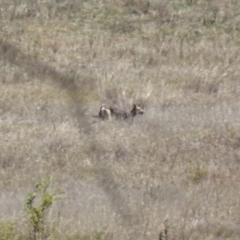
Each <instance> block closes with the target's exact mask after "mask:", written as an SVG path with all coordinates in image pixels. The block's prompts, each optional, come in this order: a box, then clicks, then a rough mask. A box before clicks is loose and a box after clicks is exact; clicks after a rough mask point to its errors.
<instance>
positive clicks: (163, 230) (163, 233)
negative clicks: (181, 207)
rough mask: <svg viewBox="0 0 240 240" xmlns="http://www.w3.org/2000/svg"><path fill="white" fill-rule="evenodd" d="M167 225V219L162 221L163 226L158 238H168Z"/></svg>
mask: <svg viewBox="0 0 240 240" xmlns="http://www.w3.org/2000/svg"><path fill="white" fill-rule="evenodd" d="M168 232H169V225H168V220H167V219H166V220H165V221H164V224H163V227H162V229H161V231H160V234H159V240H168Z"/></svg>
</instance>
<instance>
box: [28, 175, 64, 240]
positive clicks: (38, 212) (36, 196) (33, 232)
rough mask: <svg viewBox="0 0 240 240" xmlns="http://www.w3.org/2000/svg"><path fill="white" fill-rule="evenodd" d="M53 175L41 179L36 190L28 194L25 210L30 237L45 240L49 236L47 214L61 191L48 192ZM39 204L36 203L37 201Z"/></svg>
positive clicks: (35, 239) (33, 239) (34, 239)
mask: <svg viewBox="0 0 240 240" xmlns="http://www.w3.org/2000/svg"><path fill="white" fill-rule="evenodd" d="M51 180H52V177H51V176H49V175H47V176H44V177H43V178H41V179H40V180H39V182H38V183H37V185H36V186H35V189H34V191H30V192H28V194H27V198H26V202H25V211H26V216H27V220H28V226H29V239H31V240H44V239H47V237H48V231H47V227H46V214H47V211H48V209H49V208H50V207H51V206H52V204H53V202H54V201H55V200H57V199H59V197H60V194H61V191H59V190H56V191H55V192H48V191H47V190H48V187H49V185H50V183H51ZM36 201H37V202H39V204H35V202H36Z"/></svg>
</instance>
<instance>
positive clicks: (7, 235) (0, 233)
mask: <svg viewBox="0 0 240 240" xmlns="http://www.w3.org/2000/svg"><path fill="white" fill-rule="evenodd" d="M14 227H15V226H14V222H0V240H8V239H12V238H13V235H14Z"/></svg>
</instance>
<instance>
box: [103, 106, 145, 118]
mask: <svg viewBox="0 0 240 240" xmlns="http://www.w3.org/2000/svg"><path fill="white" fill-rule="evenodd" d="M144 112H145V111H144V110H143V109H142V108H140V107H139V106H137V105H136V104H133V108H132V110H131V111H130V112H125V111H122V110H120V109H118V108H115V107H109V108H105V107H101V108H100V111H99V114H98V116H99V118H101V119H103V120H110V119H112V117H115V118H116V119H128V118H133V117H135V116H136V115H138V114H143V113H144Z"/></svg>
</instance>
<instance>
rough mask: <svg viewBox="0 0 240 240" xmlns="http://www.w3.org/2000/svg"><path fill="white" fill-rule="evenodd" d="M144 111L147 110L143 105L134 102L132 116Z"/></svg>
mask: <svg viewBox="0 0 240 240" xmlns="http://www.w3.org/2000/svg"><path fill="white" fill-rule="evenodd" d="M144 112H145V111H144V110H143V109H142V108H141V107H139V106H137V105H136V104H133V109H132V111H131V114H132V116H134V117H135V116H136V115H138V114H144Z"/></svg>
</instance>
